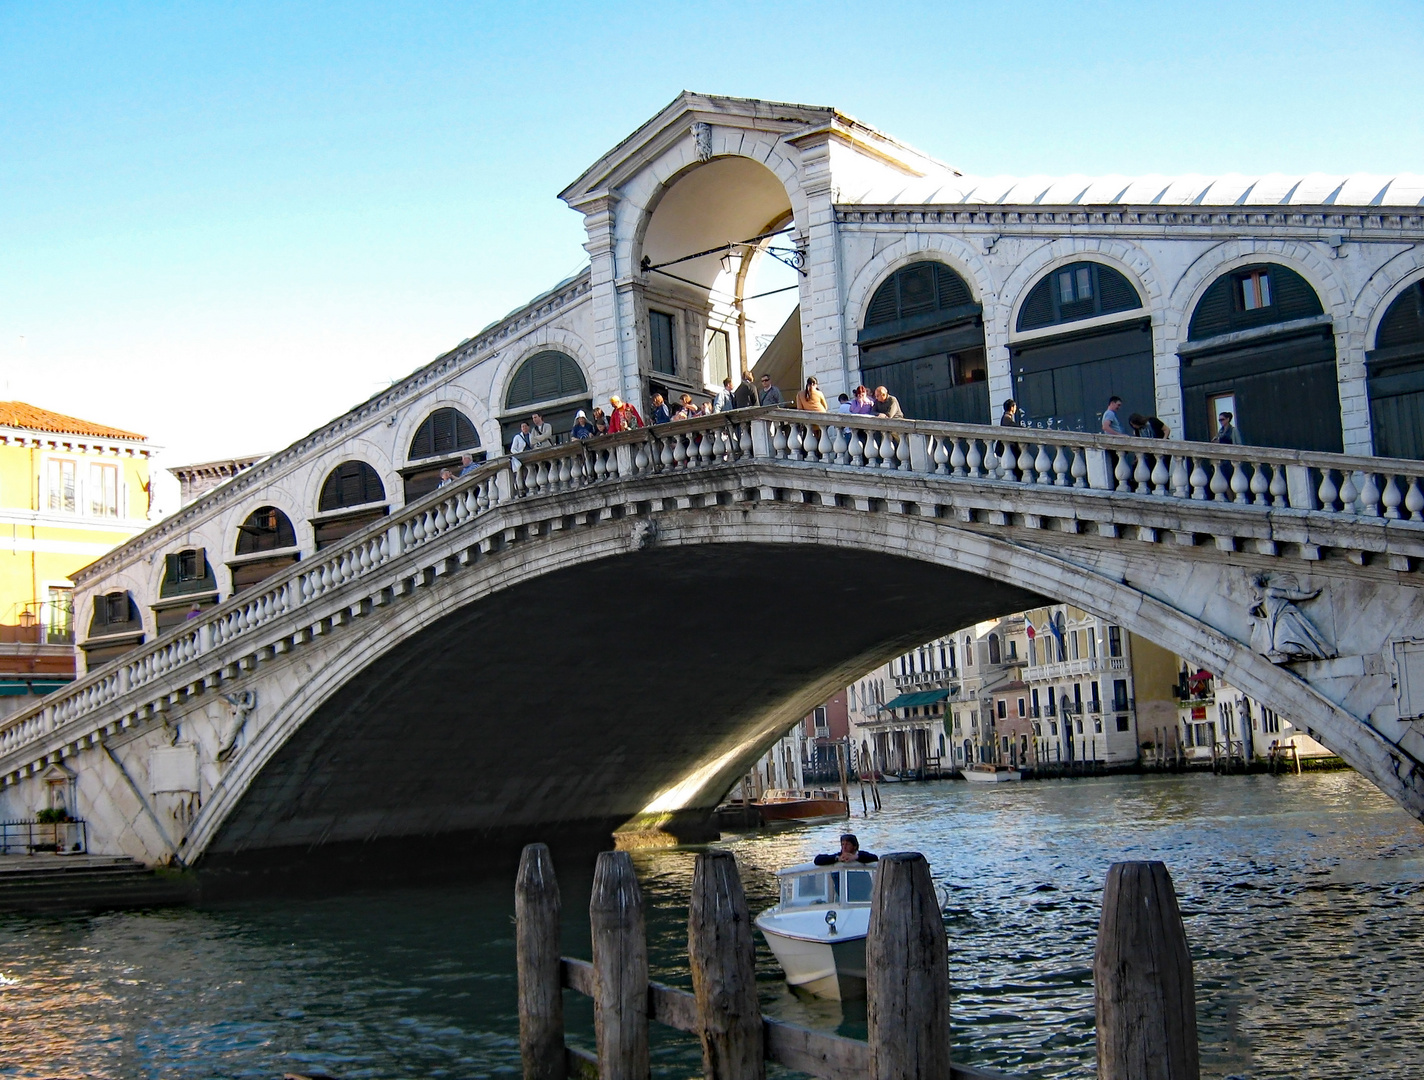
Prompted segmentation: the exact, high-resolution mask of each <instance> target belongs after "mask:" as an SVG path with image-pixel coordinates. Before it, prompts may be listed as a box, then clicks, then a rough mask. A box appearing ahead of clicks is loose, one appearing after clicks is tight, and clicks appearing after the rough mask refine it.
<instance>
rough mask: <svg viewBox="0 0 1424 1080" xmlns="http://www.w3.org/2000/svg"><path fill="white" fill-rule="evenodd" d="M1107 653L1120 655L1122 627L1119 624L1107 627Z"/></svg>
mask: <svg viewBox="0 0 1424 1080" xmlns="http://www.w3.org/2000/svg"><path fill="white" fill-rule="evenodd" d="M1108 655H1109V656H1121V655H1122V627H1120V626H1109V627H1108Z"/></svg>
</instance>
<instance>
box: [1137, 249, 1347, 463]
mask: <svg viewBox="0 0 1424 1080" xmlns="http://www.w3.org/2000/svg"><path fill="white" fill-rule="evenodd" d="M1177 351H1178V353H1179V355H1180V356H1181V361H1182V366H1181V379H1182V400H1183V404H1184V405H1185V406H1186V413H1185V416H1184V420H1185V427H1186V431H1185V435H1186V437H1187V438H1189V439H1203V440H1206V439H1211V438H1213V437H1214V436H1215V435H1216V432H1217V431H1218V429H1219V423H1218V417H1220V416H1221V414H1222V413H1231V414H1232V424H1233V426H1234V427H1235V428H1236V430H1237V432H1238V433H1239V435H1240V437H1241V439H1242V441H1244V442H1247V443H1251V444H1253V445H1256V446H1280V447H1286V448H1289V449H1292V450H1324V451H1331V452H1335V453H1339V452H1340V451H1341V450H1343V449H1344V439H1343V437H1342V433H1341V427H1340V387H1339V377H1338V375H1337V372H1336V369H1335V331H1334V327H1333V326H1332V324H1331V320H1330V317H1329V316H1328V315H1326V314H1325V310H1324V308H1323V307H1322V306H1321V303H1320V298H1319V297H1318V296H1316V295H1315V290H1314V289H1313V288H1311V286H1310V283H1309V282H1308V281H1306V280H1305V278H1303V277H1301V276H1300V275H1299V274H1298V273H1296V272H1295V271H1294V270H1292V269H1291V268H1290V267H1288V266H1282V265H1280V264H1279V263H1257V264H1254V265H1251V266H1243V267H1240V268H1239V269H1236V270H1231V271H1229V272H1227V273H1225V274H1222V275H1221V276H1220V277H1218V278H1217V279H1216V280H1215V281H1213V282H1212V283H1211V286H1210V287H1209V288H1208V289H1207V290H1206V292H1205V293H1203V294H1202V298H1201V300H1199V301H1198V302H1197V306H1196V308H1195V309H1194V310H1193V311H1192V318H1191V322H1190V323H1189V324H1188V327H1187V341H1186V342H1184V343H1183V344H1182V345H1181V347H1180V348H1179V349H1178V350H1177ZM1285 402H1289V403H1290V407H1289V408H1282V404H1283V403H1285ZM1125 404H1127V406H1128V408H1129V409H1131V408H1132V404H1131V403H1130V402H1126V403H1125ZM1138 411H1140V410H1138Z"/></svg>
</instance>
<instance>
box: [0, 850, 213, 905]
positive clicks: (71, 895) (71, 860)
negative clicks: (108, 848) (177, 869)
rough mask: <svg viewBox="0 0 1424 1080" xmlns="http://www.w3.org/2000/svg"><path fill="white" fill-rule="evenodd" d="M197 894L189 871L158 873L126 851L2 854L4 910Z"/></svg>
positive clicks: (180, 899)
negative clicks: (67, 853)
mask: <svg viewBox="0 0 1424 1080" xmlns="http://www.w3.org/2000/svg"><path fill="white" fill-rule="evenodd" d="M194 893H195V889H194V883H193V881H192V879H191V877H190V876H189V875H179V874H168V873H157V872H155V871H153V870H150V869H149V868H148V867H146V866H144V865H143V864H142V863H140V862H137V861H135V860H133V859H130V858H127V857H125V856H109V855H49V854H45V855H4V856H0V911H74V910H95V909H102V908H131V907H149V906H157V905H164V904H182V903H188V902H190V901H191V900H193V899H194Z"/></svg>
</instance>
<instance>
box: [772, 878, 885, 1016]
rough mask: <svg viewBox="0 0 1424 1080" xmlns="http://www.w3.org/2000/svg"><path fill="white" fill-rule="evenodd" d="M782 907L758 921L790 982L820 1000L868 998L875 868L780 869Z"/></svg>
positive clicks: (774, 908)
mask: <svg viewBox="0 0 1424 1080" xmlns="http://www.w3.org/2000/svg"><path fill="white" fill-rule="evenodd" d="M776 876H777V877H778V878H779V879H780V882H781V902H780V903H779V904H777V905H776V906H775V907H773V908H768V909H767V910H766V911H764V912H762V913H761V914H760V915H758V916H757V918H756V925H757V929H758V930H760V931H761V933H762V936H763V937H764V938H766V943H767V945H768V946H770V948H771V951H772V954H773V955H774V956H775V957H776V961H777V963H779V964H780V965H781V970H782V971H784V972H785V973H786V981H787V982H788V983H789V984H790V985H791V986H792V987H794V988H796V989H799V990H804V991H806V992H807V993H810V994H814V995H815V996H817V997H823V998H830V999H832V1000H835V1001H841V1000H844V999H847V998H863V997H864V996H865V935H866V934H867V933H868V932H869V930H870V899H871V895H872V893H873V891H874V887H875V864H874V863H831V864H828V865H826V866H817V865H816V864H815V863H802V864H801V865H799V866H791V867H787V868H786V869H784V870H778V871H777V875H776Z"/></svg>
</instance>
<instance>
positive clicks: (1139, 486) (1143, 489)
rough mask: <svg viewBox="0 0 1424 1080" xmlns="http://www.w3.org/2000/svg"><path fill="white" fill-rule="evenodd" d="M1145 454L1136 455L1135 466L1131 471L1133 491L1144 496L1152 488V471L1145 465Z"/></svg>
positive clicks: (1146, 456)
mask: <svg viewBox="0 0 1424 1080" xmlns="http://www.w3.org/2000/svg"><path fill="white" fill-rule="evenodd" d="M1147 458H1148V455H1147V454H1138V455H1137V466H1136V468H1134V469H1133V470H1132V484H1133V490H1135V491H1136V492H1137V493H1138V494H1140V495H1146V494H1147V492H1148V490H1149V489H1150V488H1151V486H1152V470H1151V468H1149V467H1148V465H1147Z"/></svg>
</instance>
